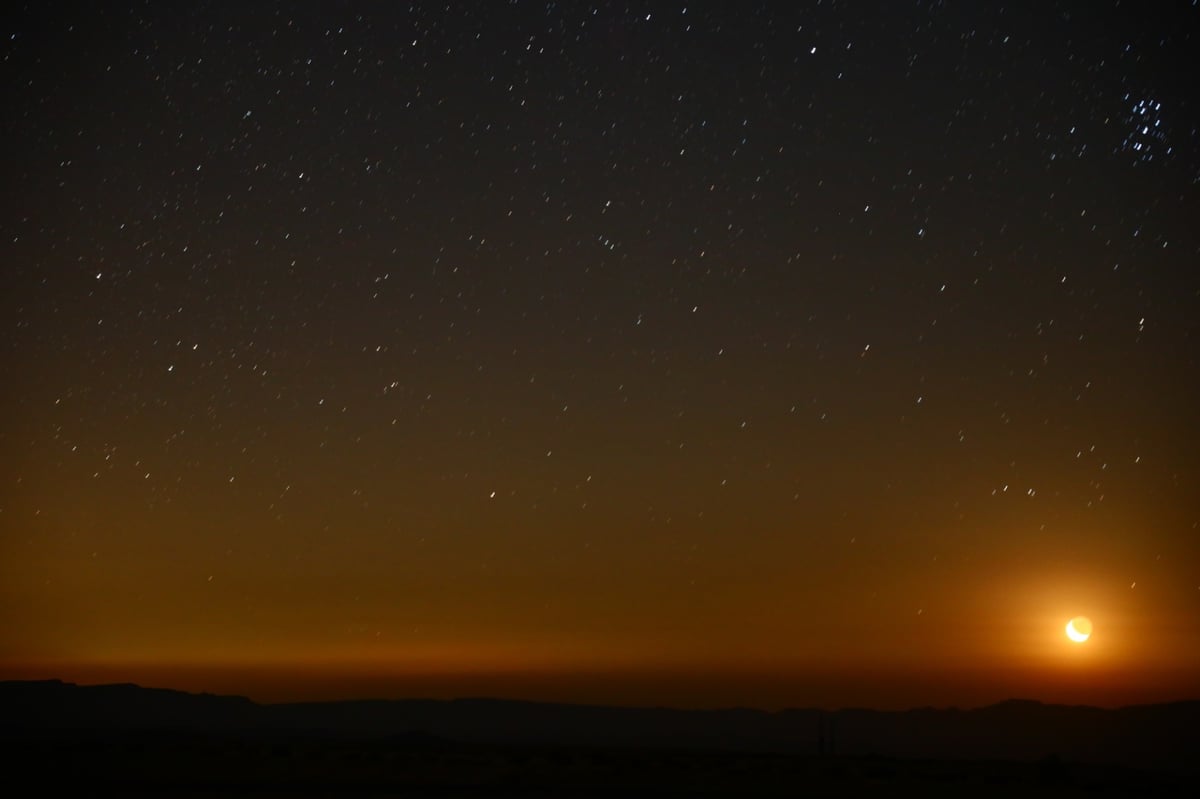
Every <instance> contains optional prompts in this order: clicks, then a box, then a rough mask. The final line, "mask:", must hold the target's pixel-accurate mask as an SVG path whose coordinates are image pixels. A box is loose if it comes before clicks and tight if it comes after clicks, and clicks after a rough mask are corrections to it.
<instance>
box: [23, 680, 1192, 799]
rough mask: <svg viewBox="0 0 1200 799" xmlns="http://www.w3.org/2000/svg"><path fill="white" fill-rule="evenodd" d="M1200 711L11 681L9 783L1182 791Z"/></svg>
mask: <svg viewBox="0 0 1200 799" xmlns="http://www.w3.org/2000/svg"><path fill="white" fill-rule="evenodd" d="M1198 709H1200V706H1198V704H1197V703H1179V704H1174V705H1163V706H1150V707H1141V708H1127V709H1123V710H1116V711H1107V710H1097V709H1095V708H1061V707H1054V706H1046V705H1040V704H1038V703H1030V702H1011V703H1003V704H1002V705H997V706H994V707H992V708H983V709H981V710H976V711H954V710H922V711H912V712H908V713H877V712H872V711H838V712H836V713H822V712H819V711H785V712H783V713H763V712H760V711H750V710H730V711H677V710H666V709H629V708H597V707H581V706H570V705H544V704H534V703H523V702H501V701H491V700H460V701H456V702H427V701H420V702H418V701H408V702H406V701H400V702H337V703H320V704H301V705H258V704H255V703H253V702H250V701H249V700H246V699H242V698H238V697H215V696H209V695H194V694H185V693H180V692H174V691H158V690H149V689H143V688H138V687H137V686H93V687H79V686H72V685H69V684H64V683H58V682H43V683H0V768H3V773H4V775H5V783H6V784H10V785H12V784H25V785H29V786H31V787H35V788H36V789H37V792H38V794H39V795H68V796H70V795H78V796H81V795H88V796H91V795H141V796H172V797H192V796H256V797H259V796H261V797H266V796H272V797H287V796H301V797H324V796H330V797H333V796H361V797H408V796H467V795H493V796H496V795H498V796H630V795H676V796H678V795H688V796H781V797H782V796H830V795H834V796H885V795H886V796H891V795H906V796H907V795H911V796H1012V795H1022V796H1026V797H1037V796H1174V795H1186V789H1187V788H1190V787H1192V786H1193V785H1194V783H1195V780H1196V779H1197V774H1198V771H1200V758H1198V757H1197V748H1198V742H1200V735H1198V733H1197V730H1198V729H1200V728H1197V727H1196V726H1195V722H1196V721H1197V717H1198V716H1197V711H1198Z"/></svg>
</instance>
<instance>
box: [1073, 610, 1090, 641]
mask: <svg viewBox="0 0 1200 799" xmlns="http://www.w3.org/2000/svg"><path fill="white" fill-rule="evenodd" d="M1091 636H1092V620H1091V619H1089V618H1088V617H1087V616H1076V617H1075V618H1073V619H1071V620H1070V621H1069V622H1067V637H1068V638H1070V639H1071V640H1072V641H1074V642H1075V643H1077V644H1082V643H1083V642H1084V641H1086V640H1087V639H1088V638H1090V637H1091Z"/></svg>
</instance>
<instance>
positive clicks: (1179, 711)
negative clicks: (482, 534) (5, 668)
mask: <svg viewBox="0 0 1200 799" xmlns="http://www.w3.org/2000/svg"><path fill="white" fill-rule="evenodd" d="M167 732H174V733H187V734H207V735H221V736H236V737H238V738H239V739H247V738H249V739H253V738H270V739H274V740H280V739H288V740H304V739H313V738H319V739H326V740H327V739H339V740H340V739H348V740H363V739H370V740H375V741H385V740H392V741H405V742H407V743H408V744H413V745H418V744H429V745H433V744H435V743H436V742H439V741H447V742H450V741H452V742H461V743H466V744H483V745H505V746H507V745H521V746H563V747H626V748H637V749H649V750H676V751H678V750H704V751H711V750H723V751H735V752H749V753H752V752H764V753H765V752H771V753H784V754H788V753H791V754H797V755H817V754H821V753H822V752H823V753H825V754H833V753H836V754H837V755H839V756H847V755H848V756H869V755H876V756H882V757H902V758H933V759H949V760H956V759H970V760H1025V761H1032V760H1042V759H1046V758H1061V759H1063V760H1069V761H1073V762H1083V763H1105V764H1108V765H1118V766H1126V767H1131V768H1138V769H1146V770H1153V771H1159V772H1164V773H1165V772H1170V773H1174V774H1200V702H1198V701H1189V702H1177V703H1171V704H1159V705H1142V706H1134V707H1125V708H1120V709H1115V710H1106V709H1100V708H1093V707H1070V706H1061V705H1046V704H1042V703H1040V702H1034V701H1023V700H1010V701H1006V702H1001V703H1000V704H997V705H992V706H989V707H984V708H979V709H975V710H956V709H944V710H943V709H918V710H910V711H903V712H883V711H874V710H858V709H847V710H838V711H831V712H826V711H819V710H811V709H809V710H784V711H780V712H775V713H771V712H765V711H760V710H748V709H730V710H672V709H665V708H633V707H599V706H586V705H561V704H545V703H535V702H518V701H504V700H493V699H458V700H451V701H435V700H395V701H383V700H380V701H345V702H313V703H294V704H258V703H255V702H252V701H251V700H249V699H246V698H243V697H237V696H214V695H211V694H190V693H185V692H180V691H170V690H160V689H150V688H142V687H139V686H136V685H127V684H126V685H96V686H79V685H74V684H71V683H65V682H61V681H57V680H49V681H38V682H0V736H2V737H3V738H5V739H7V740H14V739H20V740H27V739H29V738H31V737H32V738H37V739H43V740H44V739H55V738H61V737H64V736H79V735H90V736H97V735H109V736H111V735H129V734H145V733H167Z"/></svg>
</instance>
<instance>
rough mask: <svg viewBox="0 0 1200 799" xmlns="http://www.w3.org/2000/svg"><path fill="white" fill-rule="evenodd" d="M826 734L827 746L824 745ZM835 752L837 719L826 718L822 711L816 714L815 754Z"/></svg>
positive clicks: (832, 753) (831, 753)
mask: <svg viewBox="0 0 1200 799" xmlns="http://www.w3.org/2000/svg"><path fill="white" fill-rule="evenodd" d="M826 736H828V744H829V745H828V748H827V747H826V740H827V738H826ZM827 753H828V754H830V755H834V754H837V719H835V718H832V717H830V718H826V717H825V714H824V713H818V714H817V754H818V755H824V754H827Z"/></svg>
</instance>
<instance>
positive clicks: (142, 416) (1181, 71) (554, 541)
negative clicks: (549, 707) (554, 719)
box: [0, 2, 1200, 707]
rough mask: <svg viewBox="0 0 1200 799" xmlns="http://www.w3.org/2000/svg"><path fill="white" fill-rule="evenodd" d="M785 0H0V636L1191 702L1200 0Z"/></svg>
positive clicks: (240, 658)
mask: <svg viewBox="0 0 1200 799" xmlns="http://www.w3.org/2000/svg"><path fill="white" fill-rule="evenodd" d="M794 6H795V7H794V8H793V7H792V4H775V3H755V2H742V3H728V4H727V3H696V4H694V6H692V5H689V6H686V7H685V5H684V4H680V3H638V2H628V3H624V2H623V3H608V2H601V3H583V2H580V3H575V2H570V3H568V2H558V3H553V2H551V3H534V2H486V3H484V2H479V3H466V4H454V5H451V6H446V5H443V4H432V3H429V4H427V3H420V2H418V3H412V4H397V5H396V6H395V7H394V8H393V7H392V5H391V4H345V3H325V4H312V3H242V4H238V5H231V4H223V3H195V4H188V6H187V8H186V9H185V8H180V7H177V6H176V5H174V4H163V3H139V4H136V5H133V6H132V7H130V6H125V5H119V4H109V3H93V4H90V5H86V6H78V7H76V6H54V7H48V8H47V7H43V6H42V4H30V5H29V6H27V7H26V8H25V9H24V10H20V11H18V12H14V13H8V14H6V15H5V17H4V19H3V21H2V22H0V25H2V29H0V34H2V41H0V87H2V90H3V109H4V112H3V114H2V116H0V131H2V134H0V135H2V137H3V154H4V156H3V173H2V175H3V181H4V187H5V190H4V192H3V195H2V197H0V264H2V265H3V276H4V289H3V292H2V295H0V319H3V320H4V329H5V331H6V333H5V334H4V336H3V337H2V338H0V346H2V350H0V353H2V354H0V359H2V360H0V370H2V373H3V374H4V376H5V377H4V380H3V384H4V389H3V390H2V391H0V451H2V452H3V458H2V460H0V676H58V677H64V678H68V679H72V678H73V679H78V680H82V681H91V680H99V679H105V680H108V679H112V680H122V681H123V680H130V681H139V682H145V683H151V684H159V685H169V686H171V687H179V688H191V689H208V690H222V691H231V692H238V693H249V694H250V695H251V696H255V697H258V698H264V699H281V698H293V697H325V698H339V697H349V696H363V695H373V696H401V695H405V696H453V695H481V694H493V695H503V696H519V697H524V698H553V699H565V700H571V701H606V702H620V703H639V704H643V703H666V704H675V705H689V706H711V705H717V704H754V705H760V706H764V707H777V706H782V705H786V704H824V705H839V704H873V705H877V706H882V707H904V706H911V705H917V704H924V703H934V704H951V703H957V704H967V705H970V704H979V703H982V702H986V701H993V700H997V699H1001V698H1004V697H1006V696H1014V695H1015V696H1025V697H1031V698H1038V699H1046V700H1053V701H1079V702H1093V703H1099V704H1120V703H1124V702H1131V701H1151V700H1161V699H1174V698H1180V697H1184V696H1190V697H1195V696H1198V695H1200V677H1198V676H1197V675H1200V490H1198V488H1200V455H1198V450H1197V445H1198V444H1200V435H1198V434H1197V431H1198V427H1197V418H1196V409H1197V408H1198V407H1200V380H1198V379H1197V378H1198V374H1200V372H1198V364H1197V356H1198V353H1200V349H1198V344H1200V338H1198V336H1200V270H1198V269H1197V265H1198V264H1200V214H1198V211H1200V205H1198V203H1197V199H1198V189H1200V186H1198V183H1197V181H1198V180H1200V146H1198V145H1200V138H1198V135H1200V134H1198V130H1197V126H1198V124H1200V113H1198V111H1200V109H1198V107H1197V97H1196V90H1195V83H1194V81H1193V80H1192V79H1191V73H1190V64H1191V56H1192V55H1193V54H1194V52H1195V51H1196V50H1197V48H1198V46H1200V40H1198V36H1197V33H1198V32H1200V9H1198V8H1197V7H1196V4H1195V3H1190V2H1184V3H1154V4H1137V3H1121V4H1117V3H1112V2H1103V3H1093V2H1078V3H1041V2H1038V3H1033V2H1030V3H948V4H942V3H928V2H880V3H870V2H823V3H796V4H794ZM1081 613H1082V614H1086V615H1088V616H1090V617H1091V618H1092V619H1093V620H1094V621H1095V624H1096V632H1095V635H1094V636H1093V639H1092V640H1091V641H1089V642H1088V643H1087V644H1085V645H1082V646H1079V645H1074V644H1071V643H1070V642H1068V641H1067V640H1066V638H1065V637H1064V635H1063V625H1064V624H1065V623H1066V621H1067V620H1068V619H1069V618H1071V617H1072V616H1074V615H1076V614H1081Z"/></svg>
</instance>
